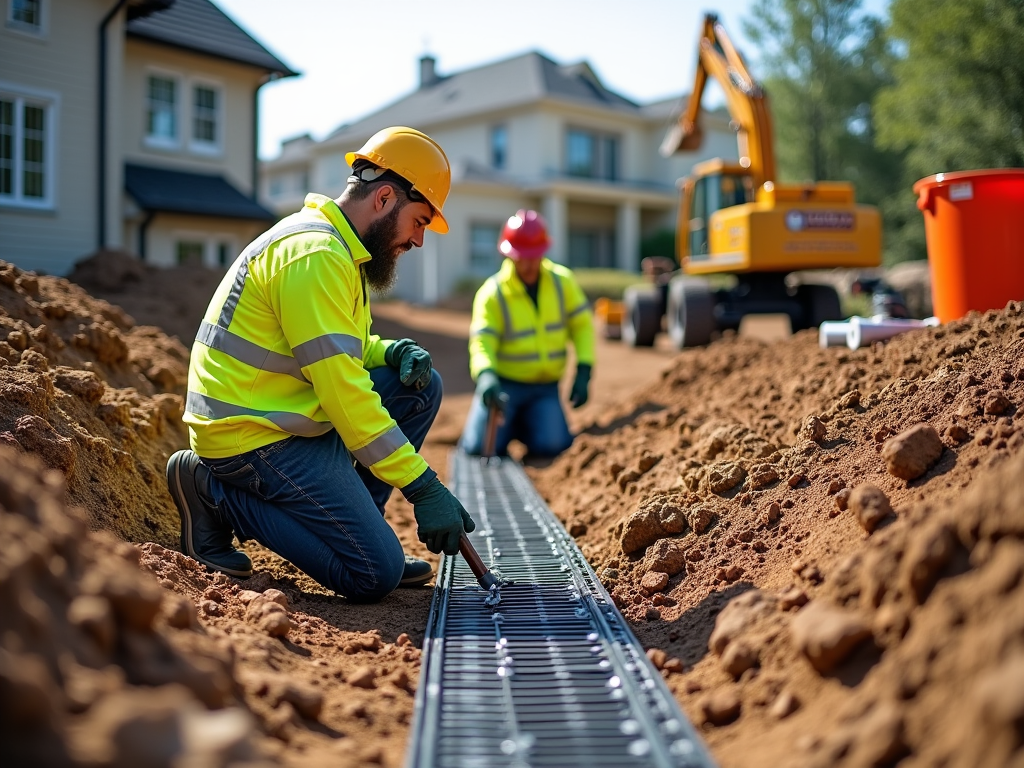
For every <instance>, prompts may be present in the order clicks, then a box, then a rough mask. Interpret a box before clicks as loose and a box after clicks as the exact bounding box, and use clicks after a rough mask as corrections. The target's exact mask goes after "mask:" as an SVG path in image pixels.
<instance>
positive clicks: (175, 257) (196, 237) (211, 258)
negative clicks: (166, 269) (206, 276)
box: [171, 229, 241, 271]
mask: <svg viewBox="0 0 1024 768" xmlns="http://www.w3.org/2000/svg"><path fill="white" fill-rule="evenodd" d="M171 240H172V243H173V245H172V249H171V257H172V265H173V266H186V265H185V264H183V263H182V262H181V261H180V260H179V256H180V249H181V246H183V245H193V246H202V248H201V251H200V253H199V254H198V255H199V262H198V264H189V266H200V267H204V268H206V269H212V270H215V271H224V270H226V269H228V268H229V267H230V266H231V265H232V264H233V263H234V261H235V259H237V258H238V254H239V253H240V252H241V251H240V246H239V245H238V238H237V237H236V236H235V235H234V234H231V233H229V232H216V231H214V232H211V231H203V230H197V229H175V230H173V231H172V232H171ZM222 248H223V249H224V252H225V254H226V257H227V261H226V263H224V264H221V261H220V252H221V249H222Z"/></svg>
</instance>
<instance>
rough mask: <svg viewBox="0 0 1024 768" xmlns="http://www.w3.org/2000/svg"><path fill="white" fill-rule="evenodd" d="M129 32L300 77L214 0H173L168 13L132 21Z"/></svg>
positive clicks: (155, 14) (144, 37) (283, 74)
mask: <svg viewBox="0 0 1024 768" xmlns="http://www.w3.org/2000/svg"><path fill="white" fill-rule="evenodd" d="M126 29H127V33H128V35H129V36H131V37H137V38H142V39H145V40H151V41H153V42H156V43H162V44H164V45H170V46H173V47H175V48H182V49H185V50H188V51H194V52H196V53H201V54H205V55H207V56H213V57H216V58H218V59H226V60H228V61H235V62H238V63H241V64H248V65H250V66H253V67H258V68H260V69H265V70H267V71H269V72H271V73H273V74H276V75H278V76H279V77H291V76H294V75H297V74H298V72H295V71H294V70H292V69H291V68H290V67H289V66H288V65H287V64H285V63H284V62H283V61H281V60H280V59H279V58H277V57H276V56H275V55H274V54H272V53H271V52H270V51H268V50H267V49H266V48H264V47H263V45H261V44H260V43H259V42H257V41H256V40H255V39H254V38H253V37H251V36H250V35H249V33H248V32H246V31H245V30H244V29H242V28H241V27H240V26H238V24H236V23H235V22H234V21H233V20H232V19H231V18H230V17H228V16H227V14H225V13H224V12H223V11H222V10H221V9H220V8H218V7H217V6H216V5H214V4H213V3H212V2H210V0H172V4H171V5H170V7H169V8H167V9H166V10H161V11H158V12H156V13H153V14H151V15H149V16H144V17H141V18H134V19H131V20H129V21H128V24H127V27H126Z"/></svg>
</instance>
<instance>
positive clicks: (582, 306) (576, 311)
mask: <svg viewBox="0 0 1024 768" xmlns="http://www.w3.org/2000/svg"><path fill="white" fill-rule="evenodd" d="M588 309H590V304H589V303H588V302H586V301H584V302H583V303H582V304H580V305H579V306H578V307H576V309H574V310H573V311H572V312H570V313H569V317H576V315H578V314H579V313H580V312H586V311H587V310H588Z"/></svg>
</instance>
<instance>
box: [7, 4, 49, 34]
mask: <svg viewBox="0 0 1024 768" xmlns="http://www.w3.org/2000/svg"><path fill="white" fill-rule="evenodd" d="M7 9H8V10H7V26H9V27H13V28H14V29H21V30H23V31H25V32H35V33H39V32H42V31H43V3H42V0H9V4H8V6H7Z"/></svg>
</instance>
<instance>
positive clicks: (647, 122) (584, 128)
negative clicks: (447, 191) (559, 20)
mask: <svg viewBox="0 0 1024 768" xmlns="http://www.w3.org/2000/svg"><path fill="white" fill-rule="evenodd" d="M680 106H681V104H680V100H679V99H670V100H665V101H659V102H655V103H653V104H647V105H640V104H637V103H635V102H633V101H631V100H629V99H628V98H626V97H624V96H622V95H620V94H617V93H614V92H613V91H610V90H609V89H608V88H606V87H605V86H604V85H603V84H602V83H601V81H600V79H599V78H598V77H597V75H596V74H595V73H594V71H593V70H592V69H591V67H590V66H589V65H588V64H587V63H586V62H580V63H577V64H572V65H562V64H558V63H557V62H555V61H552V60H551V59H550V58H548V57H547V56H545V55H543V54H541V53H538V52H530V53H526V54H523V55H520V56H516V57H514V58H510V59H506V60H504V61H499V62H496V63H493V64H487V65H484V66H480V67H476V68H473V69H468V70H465V71H462V72H457V73H454V74H452V75H447V76H441V75H439V74H438V73H437V70H436V68H435V60H434V59H433V58H432V57H430V56H425V57H423V58H422V59H420V85H419V88H418V89H417V90H416V91H415V92H413V93H411V94H409V95H408V96H405V97H403V98H401V99H399V100H398V101H396V102H395V103H393V104H391V105H390V106H387V107H385V108H383V109H381V110H380V111H378V112H376V113H374V114H372V115H369V116H368V117H366V118H364V119H362V120H359V121H358V122H356V123H353V124H351V125H343V126H341V127H339V128H338V129H337V130H335V131H334V132H333V133H331V134H330V135H329V136H327V137H326V138H324V139H323V140H322V141H314V140H313V139H312V138H310V137H309V136H302V137H299V138H297V139H294V140H291V141H288V142H285V143H284V144H283V146H282V151H281V154H280V156H279V157H277V158H275V159H273V160H270V161H265V162H263V163H262V169H263V172H262V174H261V187H260V194H261V200H262V201H264V203H265V204H266V205H267V206H268V207H270V208H272V209H273V210H274V211H275V212H276V213H277V214H278V215H281V216H283V215H286V214H288V213H290V212H292V211H294V210H296V209H297V208H298V207H299V206H300V205H301V204H302V198H303V196H304V194H305V193H306V192H307V191H316V192H322V193H324V194H327V195H331V196H332V197H334V196H337V195H338V194H340V192H341V190H342V189H344V186H345V183H346V178H347V177H348V174H349V167H348V165H347V164H346V163H345V157H344V156H345V153H346V152H348V151H350V150H354V149H358V148H359V146H361V145H362V143H363V142H364V141H365V140H366V139H367V138H369V137H370V136H371V135H373V134H374V133H375V132H376V131H378V130H379V129H381V128H384V127H386V126H389V125H408V126H412V127H414V128H418V129H420V130H422V131H424V132H426V133H428V134H429V135H430V136H431V137H433V138H434V139H436V140H437V141H438V142H439V143H440V144H441V146H442V147H444V149H445V151H446V152H447V153H448V156H449V158H450V160H451V161H452V168H453V185H452V192H451V196H450V197H449V198H448V202H447V204H446V205H445V218H446V219H447V220H448V221H449V223H450V224H451V231H450V233H449V234H447V235H444V236H438V235H435V234H434V233H432V232H428V233H427V239H426V241H425V243H424V247H423V249H422V252H416V251H413V252H411V253H410V254H408V255H407V256H405V257H404V258H403V260H402V262H401V266H400V269H399V280H398V284H397V285H396V288H395V294H396V295H398V296H400V297H402V298H405V299H408V300H411V301H416V302H422V303H427V304H431V303H434V302H436V301H437V300H438V299H439V298H442V297H444V296H446V295H448V294H449V293H450V292H451V291H452V289H453V288H454V287H455V286H456V285H457V284H458V282H459V281H460V280H461V279H463V278H466V277H472V276H477V277H479V276H486V275H489V274H491V273H493V272H494V271H495V270H496V269H497V267H498V264H499V260H500V257H499V255H498V252H497V248H496V246H497V240H498V233H499V231H500V229H501V226H502V224H503V223H504V221H505V220H506V219H507V218H508V217H509V216H510V215H511V214H513V213H515V211H516V210H517V209H518V208H534V209H536V210H539V211H541V213H542V214H543V215H544V217H545V219H546V220H547V223H548V227H549V229H550V231H551V235H552V240H553V247H552V250H551V253H550V255H551V257H552V258H553V259H555V260H557V261H560V262H563V263H565V264H568V265H570V266H588V267H617V268H621V269H627V270H636V269H637V268H638V266H639V253H640V244H641V241H642V240H643V239H644V238H645V237H649V236H651V235H653V234H655V233H657V232H659V231H660V230H665V229H673V228H674V227H675V216H676V208H677V206H678V193H677V189H676V182H677V180H678V179H679V178H680V177H681V176H684V175H685V174H686V173H687V172H688V171H689V170H690V168H691V167H692V166H693V164H694V163H696V162H699V161H701V160H704V159H708V158H711V157H723V158H735V157H736V156H737V147H736V139H735V133H734V132H733V131H732V130H731V129H730V128H729V119H728V116H727V115H725V114H724V113H723V112H713V113H711V114H709V115H707V116H706V119H705V122H704V126H705V131H706V133H705V136H706V138H705V142H704V145H703V147H702V148H701V150H700V151H699V152H692V153H686V154H680V155H676V156H673V157H672V158H669V159H666V158H663V157H661V155H660V154H659V153H658V147H659V145H660V144H661V141H662V139H663V137H664V134H665V130H666V129H667V127H668V126H669V125H670V124H671V123H672V122H673V120H674V117H675V115H676V114H678V110H679V108H680ZM664 255H671V254H664Z"/></svg>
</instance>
